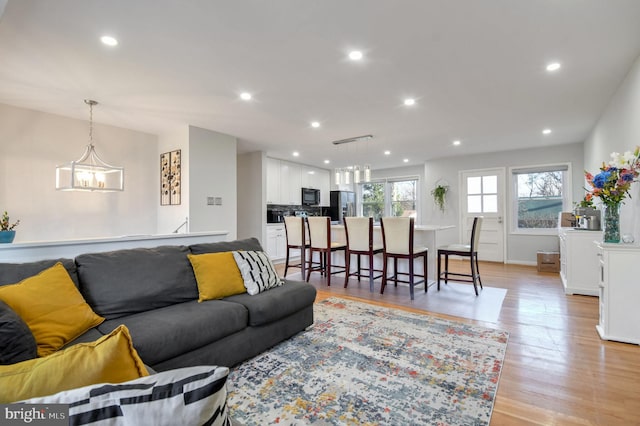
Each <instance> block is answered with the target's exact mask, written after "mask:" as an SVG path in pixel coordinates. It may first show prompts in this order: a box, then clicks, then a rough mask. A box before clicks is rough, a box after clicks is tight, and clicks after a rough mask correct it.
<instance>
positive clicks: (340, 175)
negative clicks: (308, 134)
mask: <svg viewBox="0 0 640 426" xmlns="http://www.w3.org/2000/svg"><path fill="white" fill-rule="evenodd" d="M371 138H373V135H362V136H355V137H353V138H347V139H340V140H337V141H333V142H331V143H332V144H334V145H342V144H346V143H351V142H358V141H366V140H369V139H371ZM352 171H353V183H356V184H357V183H360V182H361V181H362V179H361V175H362V174H363V175H364V181H365V182H371V166H370V165H369V164H365V165H364V166H363V167H360V166H359V165H357V164H356V165H354V166H351V167H347V168H344V169H335V182H336V185H340V184H341V182H342V181H343V182H344V184H345V185H350V184H351V172H352Z"/></svg>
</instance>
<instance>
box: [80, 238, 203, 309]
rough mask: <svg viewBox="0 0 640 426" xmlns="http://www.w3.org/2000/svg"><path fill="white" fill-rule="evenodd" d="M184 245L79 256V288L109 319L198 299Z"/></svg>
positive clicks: (94, 307) (90, 302)
mask: <svg viewBox="0 0 640 426" xmlns="http://www.w3.org/2000/svg"><path fill="white" fill-rule="evenodd" d="M188 252H189V251H188V249H187V247H185V246H161V247H156V248H138V249H129V250H116V251H111V252H106V253H91V254H82V255H79V256H78V257H76V264H77V265H78V276H79V278H80V289H81V291H82V292H83V294H84V295H85V298H86V299H87V301H88V302H89V304H90V305H91V306H93V309H94V310H95V311H96V312H97V313H98V314H99V315H102V316H103V317H105V318H107V319H114V318H118V317H122V316H125V315H131V314H135V313H139V312H144V311H148V310H152V309H156V308H161V307H164V306H169V305H173V304H176V303H182V302H186V301H188V300H195V299H197V298H198V287H197V285H196V279H195V277H194V275H193V270H192V269H191V264H190V263H189V259H187V253H188Z"/></svg>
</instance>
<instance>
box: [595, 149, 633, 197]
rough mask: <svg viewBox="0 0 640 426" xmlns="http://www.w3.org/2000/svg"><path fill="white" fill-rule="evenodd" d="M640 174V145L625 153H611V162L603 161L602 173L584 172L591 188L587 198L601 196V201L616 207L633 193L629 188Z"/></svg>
mask: <svg viewBox="0 0 640 426" xmlns="http://www.w3.org/2000/svg"><path fill="white" fill-rule="evenodd" d="M639 175H640V146H638V147H636V149H635V150H634V151H633V152H632V151H627V152H625V153H624V154H620V153H617V152H612V153H611V161H610V162H609V164H604V163H602V167H600V173H598V174H597V175H595V176H594V175H592V174H591V173H589V172H586V171H585V173H584V176H585V179H586V180H587V183H588V184H589V185H590V186H591V189H587V188H585V189H586V190H587V195H586V196H585V200H583V202H584V201H586V200H587V197H589V200H592V199H593V197H598V198H600V201H602V203H604V204H605V205H606V206H608V207H616V206H618V205H619V204H621V203H623V202H624V199H625V198H626V197H627V196H629V198H631V195H630V194H629V188H630V187H631V184H632V183H633V182H635V181H636V180H638V176H639Z"/></svg>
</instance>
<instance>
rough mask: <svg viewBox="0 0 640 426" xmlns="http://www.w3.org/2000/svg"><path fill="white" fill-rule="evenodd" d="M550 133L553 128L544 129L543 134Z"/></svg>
mask: <svg viewBox="0 0 640 426" xmlns="http://www.w3.org/2000/svg"><path fill="white" fill-rule="evenodd" d="M550 133H551V129H544V130H543V131H542V134H543V135H548V134H550Z"/></svg>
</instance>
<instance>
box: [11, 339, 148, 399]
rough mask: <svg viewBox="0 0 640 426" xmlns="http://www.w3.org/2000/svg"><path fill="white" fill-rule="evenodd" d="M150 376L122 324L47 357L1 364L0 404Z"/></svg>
mask: <svg viewBox="0 0 640 426" xmlns="http://www.w3.org/2000/svg"><path fill="white" fill-rule="evenodd" d="M147 375H148V373H147V370H146V369H145V367H144V364H143V363H142V361H141V360H140V357H138V354H137V353H136V351H135V349H133V346H132V344H131V337H130V336H129V333H127V330H126V328H125V327H120V328H118V329H116V330H114V332H113V333H111V334H109V335H107V336H103V337H101V338H100V339H98V340H96V341H95V342H92V343H83V344H80V345H75V346H73V347H70V348H68V349H65V350H63V351H58V352H56V353H53V354H51V355H49V356H46V357H44V358H35V359H31V360H28V361H23V362H19V363H17V364H12V365H8V366H0V382H1V383H2V386H0V404H6V403H9V402H14V401H18V400H21V399H26V398H35V397H39V396H45V395H51V394H53V393H56V392H60V391H63V390H68V389H73V388H77V387H80V386H88V385H92V384H95V383H104V382H111V383H120V382H126V381H128V380H133V379H136V378H138V377H144V376H147Z"/></svg>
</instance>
